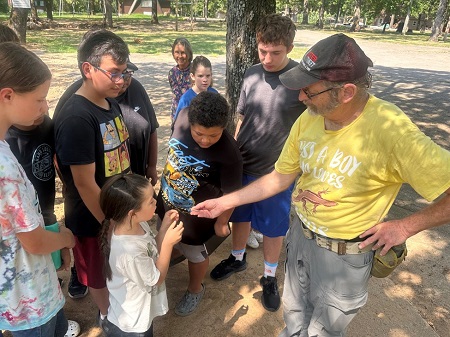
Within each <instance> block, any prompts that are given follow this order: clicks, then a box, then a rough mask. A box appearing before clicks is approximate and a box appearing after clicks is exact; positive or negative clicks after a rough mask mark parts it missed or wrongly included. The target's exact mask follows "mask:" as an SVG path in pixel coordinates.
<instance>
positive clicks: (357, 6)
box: [350, 0, 361, 32]
mask: <svg viewBox="0 0 450 337" xmlns="http://www.w3.org/2000/svg"><path fill="white" fill-rule="evenodd" d="M360 17H361V1H360V0H356V1H355V13H354V14H353V23H352V26H351V27H350V31H351V32H356V31H359V29H360V27H359V18H360Z"/></svg>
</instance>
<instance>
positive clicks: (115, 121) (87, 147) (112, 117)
mask: <svg viewBox="0 0 450 337" xmlns="http://www.w3.org/2000/svg"><path fill="white" fill-rule="evenodd" d="M107 100H108V102H109V105H110V108H109V109H103V108H101V107H99V106H97V105H95V104H94V103H92V102H90V101H89V100H87V99H86V98H84V97H83V96H80V95H76V94H75V95H72V96H71V97H70V98H69V99H68V100H67V102H66V103H65V104H64V106H63V108H62V109H61V110H59V111H58V113H55V116H54V117H53V119H54V122H55V144H56V158H57V161H58V166H59V169H60V171H61V174H62V178H63V181H64V183H65V185H66V194H65V202H64V211H65V217H66V226H67V227H68V228H70V229H71V230H72V232H73V233H74V234H75V235H77V236H90V237H93V236H96V235H97V234H98V231H99V229H100V223H99V222H98V221H97V220H96V219H95V217H94V216H93V215H92V214H91V212H90V211H89V210H88V208H87V207H86V205H85V204H84V203H83V201H82V200H81V197H80V195H79V193H78V190H77V189H76V187H75V184H74V180H73V176H72V172H71V170H70V166H71V165H87V164H92V163H95V181H96V183H97V185H98V186H99V187H102V186H103V185H104V183H105V182H106V180H107V179H108V178H110V177H112V176H114V175H116V174H120V173H128V172H129V171H130V156H129V148H128V138H129V135H128V130H127V128H126V126H125V123H124V121H123V117H122V114H121V112H120V108H119V105H118V104H117V102H116V101H115V100H113V99H107Z"/></svg>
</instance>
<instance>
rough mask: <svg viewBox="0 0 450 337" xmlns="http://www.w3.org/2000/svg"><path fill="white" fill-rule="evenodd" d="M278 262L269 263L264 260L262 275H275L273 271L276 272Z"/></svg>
mask: <svg viewBox="0 0 450 337" xmlns="http://www.w3.org/2000/svg"><path fill="white" fill-rule="evenodd" d="M277 267H278V263H269V262H267V261H266V260H264V277H266V278H267V276H272V277H275V273H276V272H277Z"/></svg>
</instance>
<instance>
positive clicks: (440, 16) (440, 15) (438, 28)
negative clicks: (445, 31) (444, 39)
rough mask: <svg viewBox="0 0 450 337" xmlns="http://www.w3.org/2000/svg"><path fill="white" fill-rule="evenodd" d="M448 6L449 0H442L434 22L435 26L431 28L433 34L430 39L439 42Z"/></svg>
mask: <svg viewBox="0 0 450 337" xmlns="http://www.w3.org/2000/svg"><path fill="white" fill-rule="evenodd" d="M446 8H447V0H441V1H440V3H439V7H438V10H437V12H436V18H435V19H434V22H433V27H432V28H431V35H430V37H429V39H428V41H434V42H437V41H438V39H439V35H441V34H442V28H443V26H444V15H445V9H446Z"/></svg>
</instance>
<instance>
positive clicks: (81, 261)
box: [73, 236, 106, 289]
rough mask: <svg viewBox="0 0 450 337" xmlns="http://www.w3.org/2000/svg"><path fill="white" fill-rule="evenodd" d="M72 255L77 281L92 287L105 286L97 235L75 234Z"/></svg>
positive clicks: (100, 287)
mask: <svg viewBox="0 0 450 337" xmlns="http://www.w3.org/2000/svg"><path fill="white" fill-rule="evenodd" d="M73 257H74V260H75V261H74V262H75V267H76V268H77V274H78V281H80V282H81V283H82V284H84V285H85V286H88V287H90V288H94V289H102V288H105V287H106V279H105V277H104V276H103V262H104V261H103V260H104V258H103V253H102V252H101V251H100V246H99V243H98V238H97V237H80V236H75V247H73Z"/></svg>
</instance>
